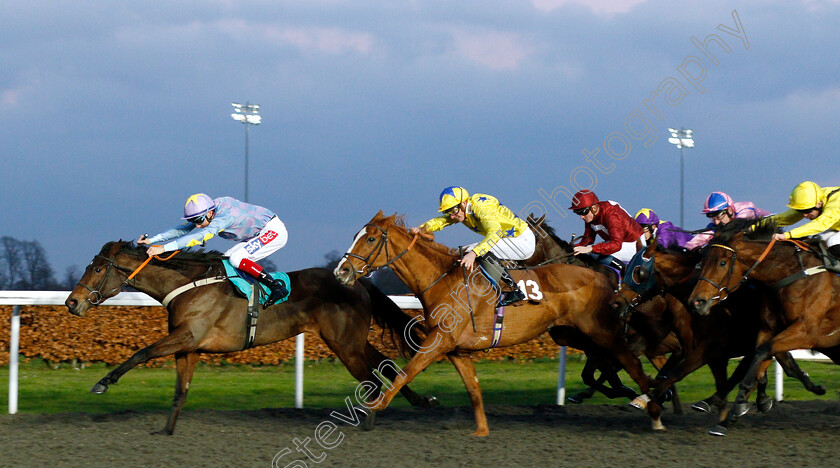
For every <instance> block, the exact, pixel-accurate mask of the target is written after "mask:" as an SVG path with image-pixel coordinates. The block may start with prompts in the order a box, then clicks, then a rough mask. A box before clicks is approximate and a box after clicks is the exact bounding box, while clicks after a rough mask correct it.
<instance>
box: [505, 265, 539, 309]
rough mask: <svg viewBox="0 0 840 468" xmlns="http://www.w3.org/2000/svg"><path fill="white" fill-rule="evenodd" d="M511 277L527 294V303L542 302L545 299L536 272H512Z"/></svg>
mask: <svg viewBox="0 0 840 468" xmlns="http://www.w3.org/2000/svg"><path fill="white" fill-rule="evenodd" d="M510 276H511V277H513V281H515V282H516V285H517V286H519V289H520V290H521V291H522V292H523V293H525V301H531V302H542V300H543V299H545V295H544V294H543V290H542V285H540V282H539V277H538V276H537V274H536V273H535V272H534V270H510ZM523 302H524V301H523Z"/></svg>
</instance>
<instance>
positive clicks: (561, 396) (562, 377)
mask: <svg viewBox="0 0 840 468" xmlns="http://www.w3.org/2000/svg"><path fill="white" fill-rule="evenodd" d="M557 360H558V361H560V369H558V371H557V404H558V405H560V406H563V405H565V404H566V347H565V346H561V347H560V356H559V357H558V359H557Z"/></svg>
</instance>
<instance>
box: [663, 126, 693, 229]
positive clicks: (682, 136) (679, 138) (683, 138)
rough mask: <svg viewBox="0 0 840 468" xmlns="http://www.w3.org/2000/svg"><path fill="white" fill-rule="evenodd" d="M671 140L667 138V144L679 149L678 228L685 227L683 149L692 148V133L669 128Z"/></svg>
mask: <svg viewBox="0 0 840 468" xmlns="http://www.w3.org/2000/svg"><path fill="white" fill-rule="evenodd" d="M668 131H669V132H671V138H668V143H671V144H672V145H675V146H676V147H677V148H679V149H680V228H683V227H685V217H684V214H683V213H684V208H685V154H684V148H694V136H693V135H694V131H693V130H690V129H685V128H681V129H679V130H677V129H675V128H669V129H668Z"/></svg>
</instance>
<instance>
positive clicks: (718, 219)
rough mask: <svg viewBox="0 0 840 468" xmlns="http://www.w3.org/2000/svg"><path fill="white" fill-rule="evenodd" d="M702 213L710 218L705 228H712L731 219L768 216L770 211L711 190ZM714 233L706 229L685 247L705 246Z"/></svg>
mask: <svg viewBox="0 0 840 468" xmlns="http://www.w3.org/2000/svg"><path fill="white" fill-rule="evenodd" d="M703 213H704V214H705V215H706V217H707V218H709V219H711V220H712V222H711V223H709V225H708V226H706V227H707V228H713V227H715V226H718V225H726V224H729V223H730V222H731V221H732V220H733V219H758V218H763V217H765V216H769V215H770V212H769V211H767V210H762V209H761V208H757V207H756V206H755V205H753V204H752V202H734V201H732V198H731V197H730V196H729V195H727V194H726V193H724V192H712V193H711V194H709V196H708V197H706V204H705V205H704V206H703ZM713 236H714V233H713V232H712V231H706V232H703V233H701V234H697V235H696V236H694V238H692V239H691V240H690V241H688V243H687V244H685V248H687V249H689V250H694V249H697V248H700V247H703V246H705V245H706V244H708V243H709V241H710V240H712V237H713Z"/></svg>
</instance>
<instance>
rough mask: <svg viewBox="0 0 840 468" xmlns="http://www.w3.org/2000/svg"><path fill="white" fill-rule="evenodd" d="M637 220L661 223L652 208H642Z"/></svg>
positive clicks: (640, 222) (637, 214)
mask: <svg viewBox="0 0 840 468" xmlns="http://www.w3.org/2000/svg"><path fill="white" fill-rule="evenodd" d="M636 222H637V223H639V224H652V225H654V226H655V225H657V224H659V216H656V213H655V212H654V211H653V210H651V209H650V208H642V209H641V210H639V212H638V213H636Z"/></svg>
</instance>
